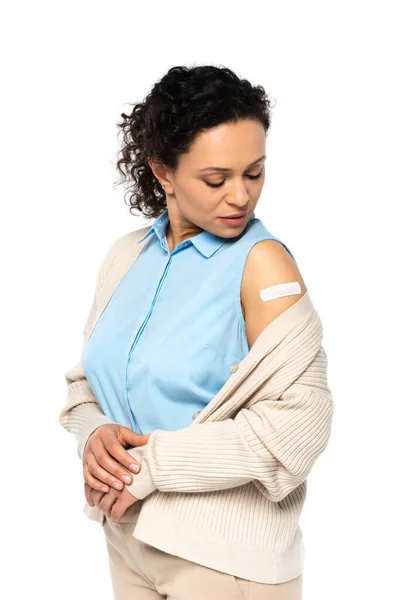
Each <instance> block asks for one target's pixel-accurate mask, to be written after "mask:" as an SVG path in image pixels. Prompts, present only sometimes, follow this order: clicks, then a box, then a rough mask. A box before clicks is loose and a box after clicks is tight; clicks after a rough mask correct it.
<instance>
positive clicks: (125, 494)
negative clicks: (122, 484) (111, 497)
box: [110, 488, 137, 525]
mask: <svg viewBox="0 0 400 600" xmlns="http://www.w3.org/2000/svg"><path fill="white" fill-rule="evenodd" d="M135 502H137V498H135V496H134V495H133V494H131V493H130V492H129V491H128V490H127V489H126V488H125V489H124V490H123V491H122V492H121V493H120V494H119V495H118V500H117V502H115V503H114V504H113V505H112V507H111V512H110V519H111V521H112V522H113V524H114V525H119V522H120V520H121V517H122V515H123V514H124V513H125V511H126V510H127V509H128V508H129V507H130V506H131V505H132V504H134V503H135Z"/></svg>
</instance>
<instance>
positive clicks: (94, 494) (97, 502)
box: [92, 490, 112, 510]
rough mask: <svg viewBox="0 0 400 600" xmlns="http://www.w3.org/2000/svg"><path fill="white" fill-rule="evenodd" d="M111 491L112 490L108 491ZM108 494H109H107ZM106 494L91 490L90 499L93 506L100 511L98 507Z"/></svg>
mask: <svg viewBox="0 0 400 600" xmlns="http://www.w3.org/2000/svg"><path fill="white" fill-rule="evenodd" d="M110 491H112V490H110ZM107 493H108V494H109V493H110V492H107ZM106 495H107V494H105V493H104V492H99V491H98V490H93V491H92V498H93V502H94V504H95V506H97V508H99V509H100V510H101V506H100V502H101V501H102V500H103V498H104V496H106Z"/></svg>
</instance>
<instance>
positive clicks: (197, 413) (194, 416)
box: [192, 410, 201, 421]
mask: <svg viewBox="0 0 400 600" xmlns="http://www.w3.org/2000/svg"><path fill="white" fill-rule="evenodd" d="M200 412H201V411H200V410H198V411H197V412H195V413H194V415H193V416H192V421H194V420H195V418H196V417H197V415H199V414H200Z"/></svg>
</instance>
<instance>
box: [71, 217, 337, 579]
mask: <svg viewBox="0 0 400 600" xmlns="http://www.w3.org/2000/svg"><path fill="white" fill-rule="evenodd" d="M149 229H150V227H148V226H147V227H143V228H141V229H139V230H136V231H133V232H129V233H128V234H125V235H124V236H122V237H120V238H119V239H117V240H116V242H114V244H113V245H112V246H111V248H110V249H109V251H108V252H107V255H106V256H105V258H104V260H103V263H102V265H101V267H100V269H99V272H98V277H97V286H96V292H95V296H94V300H93V304H92V307H91V310H90V313H89V316H88V319H87V322H86V325H85V327H84V344H85V343H86V342H87V340H88V338H89V336H90V335H91V333H92V331H93V329H94V327H95V324H96V322H97V320H98V318H99V317H100V315H101V313H102V312H103V310H104V309H105V307H106V305H107V303H108V301H109V300H110V298H111V296H112V294H113V292H114V290H115V288H116V287H117V285H118V283H119V282H120V281H121V279H122V278H123V277H124V275H125V274H126V272H127V271H128V269H129V268H130V266H131V265H132V263H133V261H134V260H135V258H136V257H137V255H138V254H139V253H140V251H141V250H142V249H143V247H144V246H145V243H137V242H138V240H139V239H140V238H141V237H142V236H143V235H144V234H145V233H146V232H147V231H148V230H149ZM236 366H237V365H236ZM232 371H233V372H232V374H231V375H230V377H229V378H228V380H227V381H226V382H225V384H224V385H223V387H222V388H221V389H220V390H219V392H218V393H217V394H216V396H214V398H213V400H212V401H211V402H210V403H209V404H208V405H207V406H206V407H205V408H204V409H203V410H202V411H201V412H200V413H198V414H197V416H195V418H194V421H193V423H191V424H190V425H189V426H188V427H185V428H183V429H180V430H177V431H164V430H155V431H154V432H153V433H152V434H151V436H150V438H149V441H148V443H147V444H146V445H145V446H142V447H138V448H131V449H130V450H129V452H130V453H131V454H132V456H134V457H135V458H137V459H138V460H139V462H141V464H142V468H141V471H140V473H139V474H138V475H134V476H133V477H134V481H133V483H132V484H130V485H129V486H127V487H128V489H129V490H130V491H131V492H132V494H133V495H135V496H136V497H137V498H140V499H141V502H140V503H139V505H140V504H141V507H140V515H139V519H138V522H137V524H136V526H135V529H134V536H135V537H136V538H137V539H139V540H142V541H143V542H146V543H147V544H151V545H153V546H156V547H157V548H159V549H161V550H163V551H165V552H169V553H170V554H174V555H177V556H181V557H183V558H185V559H187V560H190V561H193V562H196V563H199V564H202V565H205V566H207V567H210V568H213V569H216V570H219V571H223V572H225V573H229V574H231V575H236V576H239V577H242V578H245V579H250V580H253V581H257V582H261V583H282V582H284V581H287V580H289V579H293V578H294V577H297V576H298V575H300V574H301V573H302V572H303V567H304V546H303V536H302V531H301V529H300V526H299V524H298V522H299V517H300V514H301V511H302V508H303V504H304V501H305V498H306V490H307V481H306V478H307V476H308V474H309V473H310V471H311V468H312V466H313V465H314V463H315V461H316V460H317V458H318V456H319V455H320V454H321V453H322V452H323V450H324V449H325V447H326V445H327V443H328V439H329V437H330V432H331V424H332V417H333V410H334V406H333V400H332V394H331V391H330V389H329V387H328V383H327V356H326V353H325V352H324V349H323V347H322V324H321V321H320V318H319V316H318V314H317V312H316V309H315V307H314V306H313V304H312V301H311V298H310V294H309V291H308V290H307V291H306V293H305V295H304V296H302V297H301V298H300V300H298V301H297V302H296V303H295V304H294V305H292V306H290V307H289V308H288V309H287V310H285V311H284V312H283V313H281V314H280V315H279V316H278V317H276V318H275V319H274V321H272V322H271V323H270V324H269V325H268V326H267V327H266V328H265V329H264V330H263V331H262V332H261V334H260V335H259V336H258V338H257V339H256V341H255V343H254V344H253V346H252V347H251V349H250V351H249V352H248V354H247V355H246V356H245V357H244V359H243V360H242V361H241V362H240V363H239V365H238V368H236V370H234V369H232ZM65 378H66V381H67V385H68V397H67V403H66V405H65V406H64V407H63V409H62V410H61V412H60V422H61V425H62V426H63V427H64V428H65V429H66V430H67V431H69V432H71V433H72V434H73V435H74V436H75V438H76V439H77V442H78V455H79V457H80V458H81V457H82V452H83V449H84V446H85V443H86V441H87V439H88V438H89V435H90V434H91V433H92V432H93V431H94V430H95V429H96V428H97V427H99V426H100V425H102V424H104V423H112V422H113V421H111V420H110V419H109V418H108V417H106V416H105V415H104V414H103V412H102V411H101V408H100V406H99V404H98V402H97V400H96V398H95V396H94V394H93V392H92V390H91V388H90V386H89V383H88V381H87V380H86V378H85V374H84V371H83V368H82V364H81V361H79V363H78V364H77V365H76V366H74V367H72V368H71V369H69V370H68V371H67V372H66V374H65ZM84 512H85V513H86V514H87V515H88V517H89V518H90V519H94V520H97V521H99V522H100V523H103V522H104V519H105V515H104V514H103V513H102V512H101V511H100V509H98V508H97V507H90V506H89V504H87V503H85V506H84Z"/></svg>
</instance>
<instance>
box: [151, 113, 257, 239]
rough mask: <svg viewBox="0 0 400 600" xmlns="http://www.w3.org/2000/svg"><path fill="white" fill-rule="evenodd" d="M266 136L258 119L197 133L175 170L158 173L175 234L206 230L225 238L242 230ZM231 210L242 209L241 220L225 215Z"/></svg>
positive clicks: (254, 195)
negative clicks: (229, 219) (242, 217)
mask: <svg viewBox="0 0 400 600" xmlns="http://www.w3.org/2000/svg"><path fill="white" fill-rule="evenodd" d="M265 140H266V136H265V131H264V128H263V126H262V124H261V123H260V122H259V121H256V120H242V121H239V122H237V123H224V124H222V125H219V126H218V127H215V128H213V129H209V130H207V131H205V132H202V133H201V134H199V135H198V136H197V137H196V139H195V140H194V142H193V144H192V146H191V147H190V151H189V152H187V153H185V154H183V155H181V157H180V160H179V165H178V169H177V170H176V172H175V173H174V174H172V173H171V172H169V171H168V170H166V171H164V175H161V176H160V173H157V176H158V178H159V180H160V181H161V183H162V184H163V186H164V189H165V192H166V196H167V207H168V213H169V216H170V221H171V225H172V227H173V228H175V230H176V231H177V232H178V234H179V237H182V238H185V237H188V236H189V235H196V233H199V232H200V231H202V230H204V229H205V230H207V231H210V232H211V233H214V234H216V235H219V236H222V237H226V238H229V237H234V236H237V235H239V234H240V233H241V232H242V231H243V229H244V228H245V227H246V225H247V223H248V221H249V219H250V217H251V215H252V213H253V212H254V210H255V207H256V205H257V202H258V200H259V197H260V195H261V191H262V188H263V185H264V180H265V165H264V163H265ZM236 213H246V215H245V218H244V220H243V219H239V220H237V221H226V220H224V217H228V216H231V215H235V214H236Z"/></svg>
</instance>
